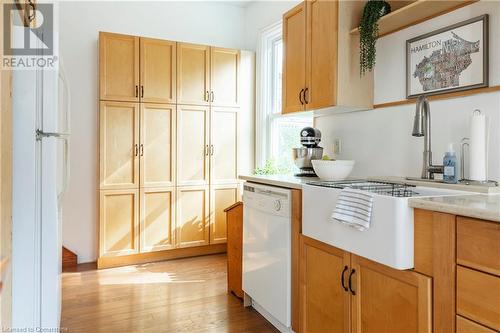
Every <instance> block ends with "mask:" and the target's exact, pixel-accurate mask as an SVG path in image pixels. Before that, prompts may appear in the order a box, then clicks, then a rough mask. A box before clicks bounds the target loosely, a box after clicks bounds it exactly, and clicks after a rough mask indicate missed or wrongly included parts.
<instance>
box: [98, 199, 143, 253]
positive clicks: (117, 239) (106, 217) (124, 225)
mask: <svg viewBox="0 0 500 333" xmlns="http://www.w3.org/2000/svg"><path fill="white" fill-rule="evenodd" d="M138 196H139V190H137V189H132V190H112V191H101V194H100V207H99V210H100V213H99V215H100V230H99V233H100V237H99V239H100V244H99V254H100V256H101V257H103V256H122V255H129V254H136V253H139V237H138V235H139V200H138Z"/></svg>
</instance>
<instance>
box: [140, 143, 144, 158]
mask: <svg viewBox="0 0 500 333" xmlns="http://www.w3.org/2000/svg"><path fill="white" fill-rule="evenodd" d="M141 156H144V145H143V144H142V143H141Z"/></svg>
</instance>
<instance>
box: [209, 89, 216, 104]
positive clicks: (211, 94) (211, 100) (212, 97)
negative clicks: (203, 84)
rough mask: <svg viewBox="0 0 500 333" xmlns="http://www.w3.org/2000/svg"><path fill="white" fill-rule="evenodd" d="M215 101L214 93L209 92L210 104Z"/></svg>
mask: <svg viewBox="0 0 500 333" xmlns="http://www.w3.org/2000/svg"><path fill="white" fill-rule="evenodd" d="M214 100H215V95H214V92H213V91H211V92H210V102H213V101H214Z"/></svg>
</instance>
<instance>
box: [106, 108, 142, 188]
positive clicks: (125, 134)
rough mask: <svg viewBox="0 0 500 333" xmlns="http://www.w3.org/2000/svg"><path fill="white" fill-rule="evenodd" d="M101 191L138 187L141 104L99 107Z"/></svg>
mask: <svg viewBox="0 0 500 333" xmlns="http://www.w3.org/2000/svg"><path fill="white" fill-rule="evenodd" d="M99 131H100V135H99V137H100V150H99V155H100V159H99V160H100V177H99V178H100V188H101V189H120V188H122V189H123V188H137V187H138V186H139V104H138V103H127V102H109V101H103V102H101V103H100V129H99Z"/></svg>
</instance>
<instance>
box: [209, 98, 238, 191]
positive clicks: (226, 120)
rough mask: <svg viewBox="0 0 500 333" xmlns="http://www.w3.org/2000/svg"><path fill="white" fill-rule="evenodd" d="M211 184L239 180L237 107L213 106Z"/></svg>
mask: <svg viewBox="0 0 500 333" xmlns="http://www.w3.org/2000/svg"><path fill="white" fill-rule="evenodd" d="M211 110H212V111H211V122H210V123H211V130H210V132H211V148H210V159H211V163H210V178H211V184H228V183H229V184H230V183H233V184H234V183H236V182H238V111H239V109H237V108H221V107H212V108H211Z"/></svg>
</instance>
